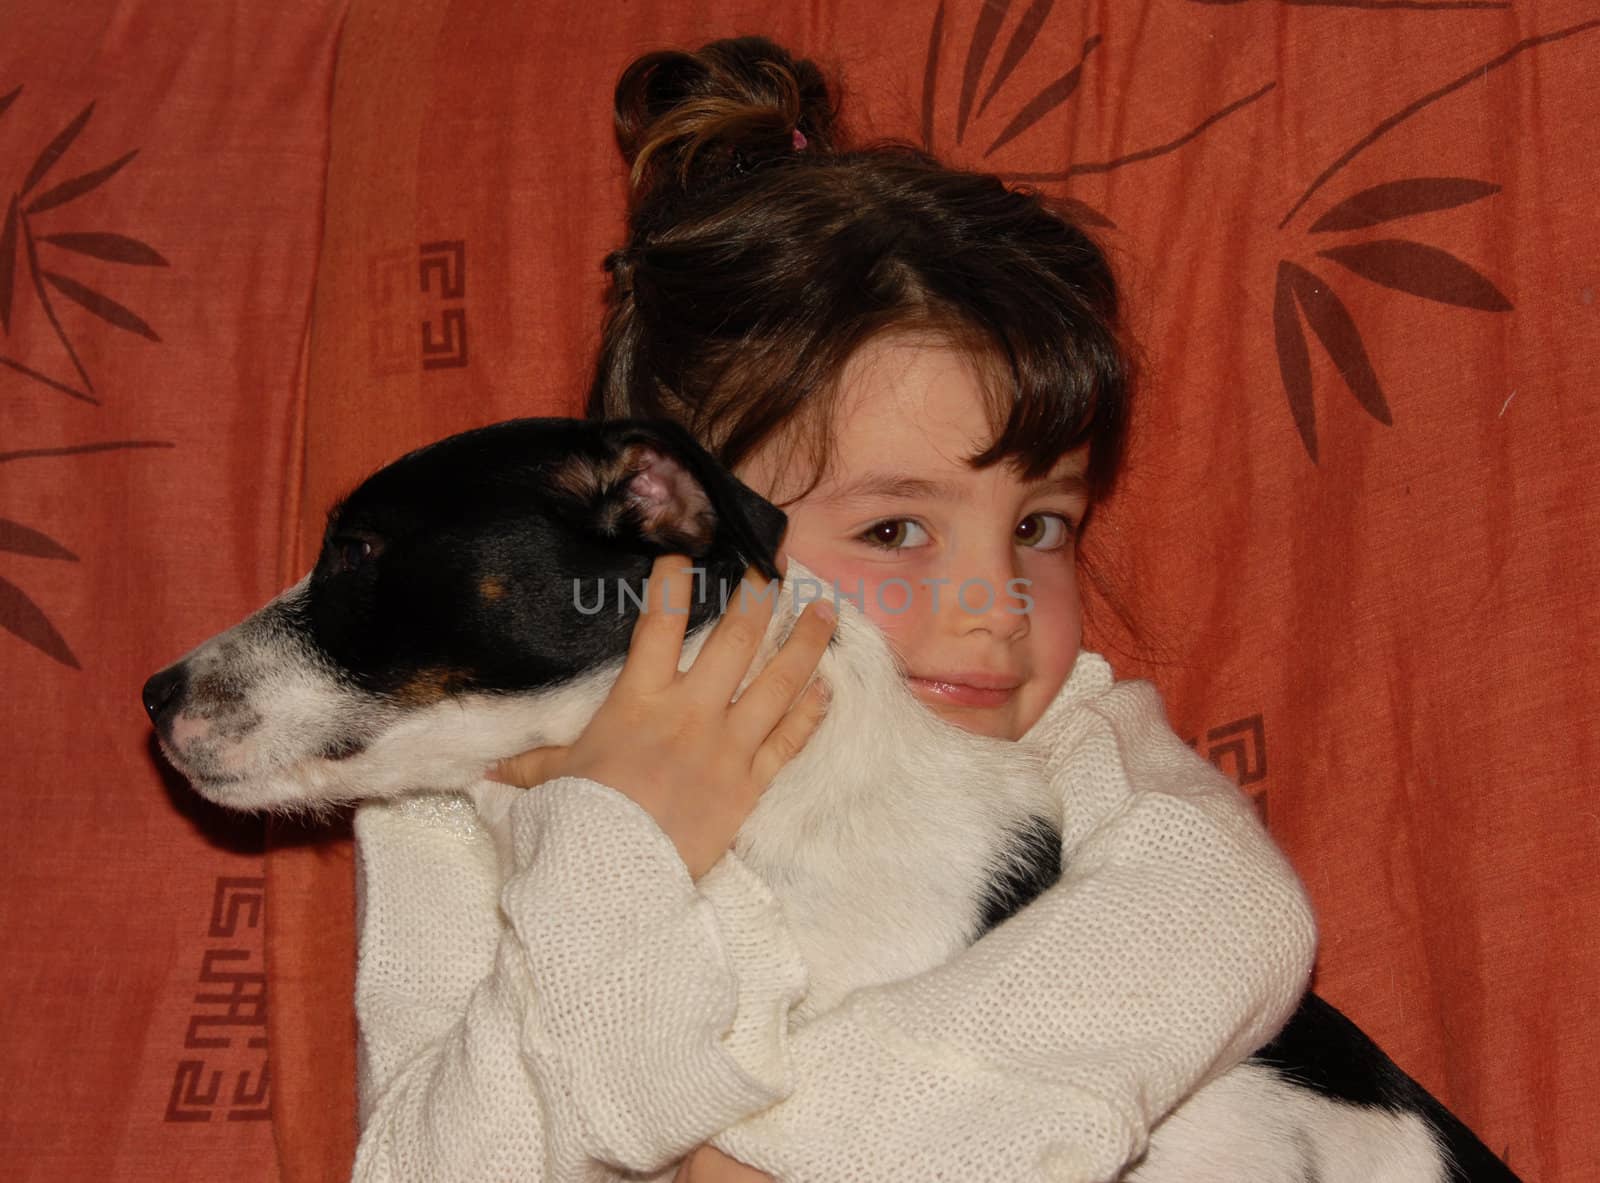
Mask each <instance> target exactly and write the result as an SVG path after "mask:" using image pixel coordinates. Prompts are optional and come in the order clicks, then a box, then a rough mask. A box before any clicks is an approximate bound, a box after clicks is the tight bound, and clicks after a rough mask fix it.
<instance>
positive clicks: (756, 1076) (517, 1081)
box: [354, 778, 804, 1181]
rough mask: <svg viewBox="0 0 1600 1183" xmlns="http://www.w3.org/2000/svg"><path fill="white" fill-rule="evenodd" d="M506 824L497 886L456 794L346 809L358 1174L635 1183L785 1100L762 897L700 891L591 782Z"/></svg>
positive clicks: (549, 797)
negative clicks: (355, 911) (352, 841)
mask: <svg viewBox="0 0 1600 1183" xmlns="http://www.w3.org/2000/svg"><path fill="white" fill-rule="evenodd" d="M510 822H511V838H512V851H513V859H514V866H515V869H514V872H513V873H512V874H510V875H509V876H508V877H507V878H506V880H505V882H504V885H503V888H502V886H501V882H500V873H499V871H498V868H497V864H496V855H495V851H494V849H493V846H492V843H491V842H490V841H489V838H488V836H487V834H486V832H485V831H484V829H483V827H482V826H480V825H479V824H478V821H477V819H476V817H475V815H474V812H473V809H472V806H471V805H470V804H469V803H468V802H467V801H466V800H465V799H464V798H460V797H453V796H443V795H436V796H427V797H417V798H412V799H408V800H406V801H401V802H386V803H374V804H369V805H367V806H364V807H363V808H362V809H361V810H360V812H359V814H358V817H357V821H356V833H357V838H358V855H359V886H360V891H359V894H358V899H359V902H360V909H361V915H360V920H359V923H360V942H361V950H360V963H359V969H358V972H357V982H356V1010H357V1016H358V1019H359V1021H360V1031H361V1036H360V1038H361V1047H360V1076H361V1119H362V1121H361V1124H362V1130H361V1139H360V1144H359V1147H358V1150H357V1157H356V1166H355V1176H354V1177H355V1178H356V1179H359V1180H430V1181H432V1180H439V1181H445V1180H457V1179H459V1180H478V1179H507V1178H517V1179H529V1180H538V1179H546V1180H603V1179H616V1178H619V1177H621V1175H622V1174H623V1173H625V1172H626V1173H629V1174H631V1175H638V1174H644V1175H648V1174H651V1173H654V1172H660V1171H664V1170H667V1169H669V1168H670V1166H671V1164H672V1163H673V1162H674V1161H675V1160H677V1159H678V1158H680V1157H681V1156H682V1155H683V1154H684V1153H686V1152H687V1151H688V1150H690V1149H692V1148H693V1147H695V1146H696V1145H698V1144H700V1143H701V1142H703V1141H705V1139H706V1138H708V1137H709V1136H710V1135H711V1134H713V1133H714V1132H716V1131H717V1130H719V1129H722V1128H724V1127H726V1126H727V1125H729V1124H730V1123H732V1122H735V1121H737V1120H739V1119H740V1118H742V1117H744V1116H746V1115H748V1114H750V1113H752V1112H754V1111H756V1110H758V1109H760V1108H761V1107H763V1106H765V1105H769V1104H771V1103H772V1102H773V1101H775V1100H776V1099H778V1098H779V1097H780V1096H782V1095H783V1093H784V1092H785V1091H786V1089H787V1087H788V1084H787V1081H786V1079H785V1069H786V1065H787V1047H786V1046H785V1039H786V1035H785V1027H784V1017H785V1016H786V1014H787V1012H788V1010H789V1008H790V1006H791V1005H792V1004H793V1002H794V1001H795V999H796V998H798V997H799V995H800V994H801V993H802V991H803V989H804V970H803V968H802V966H801V964H800V960H799V955H798V952H797V950H795V949H794V948H793V947H792V945H791V944H790V943H789V942H788V941H787V939H786V936H785V932H786V930H785V929H784V927H783V925H782V924H781V922H780V921H779V918H778V914H777V908H776V904H775V902H774V901H773V900H772V898H771V896H770V895H768V894H766V893H765V890H764V888H760V886H759V885H758V884H754V883H753V882H749V881H745V882H739V883H723V882H721V878H725V877H726V876H727V875H728V874H730V873H732V874H738V869H737V868H733V869H732V870H731V872H729V871H723V872H720V873H713V874H712V875H708V876H706V877H705V878H703V879H702V880H701V885H700V889H699V890H697V889H696V885H695V884H694V883H693V882H691V880H690V878H689V874H688V871H687V870H686V869H685V867H684V866H683V863H682V861H681V860H680V859H679V858H678V856H677V852H676V851H675V850H674V849H673V847H672V844H671V841H670V840H669V839H668V838H667V837H666V836H665V835H664V834H662V833H661V831H660V830H659V829H658V828H657V827H656V826H655V824H654V822H652V821H651V820H650V818H649V817H648V815H647V814H645V813H644V811H643V810H641V809H639V808H638V807H637V806H636V805H634V804H633V803H632V802H631V801H629V800H628V799H627V798H626V797H624V796H622V795H621V794H620V793H616V792H613V791H612V790H610V789H608V788H605V787H604V786H601V785H598V784H595V783H593V782H591V781H585V780H579V779H575V778H563V779H561V780H556V781H552V782H550V783H549V784H546V785H543V786H541V787H539V788H538V789H535V790H531V791H529V792H528V793H527V794H526V795H525V796H524V797H523V798H521V799H520V800H518V802H517V804H516V805H515V806H513V808H512V810H511V814H510ZM719 874H720V876H721V878H719ZM750 878H751V877H749V876H748V875H746V880H749V879H750Z"/></svg>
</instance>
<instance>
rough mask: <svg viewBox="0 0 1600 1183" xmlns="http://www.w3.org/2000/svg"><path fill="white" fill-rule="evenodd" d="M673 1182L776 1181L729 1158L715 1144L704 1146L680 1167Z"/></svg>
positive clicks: (761, 1182) (732, 1182)
mask: <svg viewBox="0 0 1600 1183" xmlns="http://www.w3.org/2000/svg"><path fill="white" fill-rule="evenodd" d="M672 1183H774V1180H773V1178H772V1176H771V1175H769V1174H767V1173H766V1172H764V1171H758V1170H756V1169H755V1167H747V1166H745V1165H744V1163H742V1162H740V1161H739V1160H738V1159H736V1158H729V1157H728V1156H727V1155H726V1154H724V1153H722V1151H720V1150H718V1149H717V1148H716V1147H714V1146H702V1147H700V1149H698V1150H696V1151H695V1152H694V1153H693V1154H691V1155H690V1156H689V1157H688V1158H686V1159H684V1160H683V1165H682V1166H681V1167H679V1168H678V1173H677V1174H676V1175H674V1176H673V1177H672Z"/></svg>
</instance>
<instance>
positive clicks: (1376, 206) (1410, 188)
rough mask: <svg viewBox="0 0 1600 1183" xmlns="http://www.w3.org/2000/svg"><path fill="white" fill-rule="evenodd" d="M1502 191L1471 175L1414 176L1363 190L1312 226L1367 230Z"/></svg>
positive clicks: (1322, 230)
mask: <svg viewBox="0 0 1600 1183" xmlns="http://www.w3.org/2000/svg"><path fill="white" fill-rule="evenodd" d="M1498 192H1500V186H1499V185H1491V184H1490V183H1489V182H1488V181H1474V180H1472V179H1470V178H1468V177H1412V178H1411V179H1409V180H1404V181H1388V182H1386V183H1384V184H1382V185H1374V186H1373V187H1372V188H1370V189H1363V190H1362V191H1361V192H1360V193H1357V194H1356V195H1355V196H1354V197H1347V198H1345V199H1344V200H1343V201H1341V202H1340V203H1339V204H1338V205H1336V206H1334V207H1333V208H1332V209H1330V210H1329V211H1328V212H1327V213H1325V214H1323V215H1322V217H1320V218H1318V219H1317V220H1316V222H1315V224H1313V225H1312V227H1311V232H1312V233H1313V234H1323V233H1326V232H1328V231H1330V230H1364V229H1366V228H1367V227H1368V226H1376V225H1377V224H1378V223H1380V222H1392V221H1394V219H1396V218H1406V217H1410V216H1411V215H1412V214H1427V213H1432V212H1433V211H1435V210H1441V209H1454V208H1455V207H1457V206H1460V205H1470V204H1471V203H1472V202H1474V201H1479V200H1481V199H1482V198H1485V197H1488V196H1490V195H1491V194H1494V193H1498Z"/></svg>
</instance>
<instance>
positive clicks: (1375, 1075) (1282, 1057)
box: [1251, 994, 1517, 1183]
mask: <svg viewBox="0 0 1600 1183" xmlns="http://www.w3.org/2000/svg"><path fill="white" fill-rule="evenodd" d="M1251 1058H1252V1059H1253V1060H1255V1062H1256V1063H1259V1064H1264V1065H1265V1066H1267V1067H1269V1068H1271V1069H1273V1070H1274V1071H1275V1072H1277V1074H1278V1075H1279V1076H1281V1077H1282V1078H1283V1079H1284V1080H1286V1081H1288V1082H1290V1083H1291V1084H1295V1085H1299V1086H1300V1087H1301V1088H1306V1089H1310V1090H1312V1091H1313V1092H1317V1093H1321V1094H1322V1095H1323V1096H1325V1097H1331V1098H1332V1099H1334V1100H1336V1101H1344V1102H1346V1103H1348V1104H1351V1105H1365V1106H1370V1107H1372V1108H1376V1109H1385V1110H1388V1111H1389V1112H1391V1113H1416V1114H1418V1115H1420V1116H1421V1117H1422V1119H1423V1120H1424V1121H1426V1122H1427V1123H1428V1125H1429V1126H1431V1127H1432V1128H1433V1131H1434V1134H1435V1136H1436V1137H1437V1138H1438V1140H1439V1144H1440V1146H1441V1147H1442V1148H1443V1149H1444V1151H1445V1154H1446V1161H1447V1162H1448V1163H1449V1166H1450V1174H1449V1176H1448V1178H1449V1179H1450V1180H1451V1183H1516V1180H1517V1177H1516V1175H1514V1174H1512V1172H1511V1171H1510V1169H1509V1168H1507V1167H1506V1165H1505V1164H1504V1163H1503V1162H1501V1161H1500V1160H1499V1159H1498V1158H1496V1157H1495V1155H1494V1153H1493V1152H1492V1151H1490V1149H1489V1148H1488V1147H1487V1146H1485V1145H1484V1144H1483V1142H1482V1141H1480V1140H1479V1138H1478V1136H1477V1135H1476V1134H1474V1133H1473V1132H1472V1131H1471V1130H1469V1129H1468V1128H1467V1127H1466V1126H1465V1125H1464V1124H1463V1123H1462V1122H1461V1120H1460V1119H1459V1118H1457V1117H1456V1116H1455V1114H1453V1113H1451V1112H1450V1111H1449V1110H1448V1109H1446V1108H1445V1107H1444V1106H1443V1105H1441V1104H1440V1103H1439V1102H1438V1101H1437V1100H1435V1099H1434V1097H1433V1095H1432V1094H1431V1093H1429V1092H1428V1091H1427V1090H1426V1089H1425V1088H1423V1087H1422V1086H1421V1085H1420V1084H1418V1083H1417V1082H1416V1081H1415V1080H1412V1079H1411V1077H1410V1076H1408V1075H1406V1073H1405V1071H1404V1070H1403V1069H1401V1067H1400V1066H1399V1065H1398V1064H1396V1063H1395V1062H1394V1061H1393V1060H1391V1059H1390V1058H1389V1057H1388V1056H1387V1055H1386V1054H1384V1051H1383V1049H1382V1048H1380V1047H1379V1046H1378V1045H1377V1044H1376V1043H1374V1042H1373V1041H1372V1040H1371V1039H1369V1038H1368V1037H1367V1035H1366V1033H1365V1032H1364V1031H1362V1030H1361V1028H1360V1027H1358V1026H1356V1025H1355V1024H1354V1023H1352V1022H1351V1021H1350V1020H1349V1019H1347V1018H1346V1017H1345V1016H1344V1015H1343V1014H1341V1013H1340V1012H1339V1010H1338V1009H1337V1008H1335V1007H1334V1006H1333V1005H1332V1004H1331V1003H1329V1002H1327V1001H1326V1000H1325V999H1323V998H1321V997H1319V996H1318V995H1316V994H1307V995H1306V996H1305V998H1303V999H1302V1000H1301V1002H1300V1006H1299V1009H1297V1010H1296V1011H1295V1012H1294V1014H1293V1016H1291V1017H1290V1019H1289V1022H1288V1024H1287V1025H1285V1027H1284V1028H1283V1030H1282V1031H1281V1032H1279V1033H1278V1036H1277V1038H1276V1039H1274V1040H1273V1041H1272V1042H1271V1043H1269V1044H1267V1046H1266V1047H1264V1048H1262V1049H1261V1050H1260V1051H1259V1052H1257V1053H1256V1054H1255V1055H1254V1056H1253V1057H1251Z"/></svg>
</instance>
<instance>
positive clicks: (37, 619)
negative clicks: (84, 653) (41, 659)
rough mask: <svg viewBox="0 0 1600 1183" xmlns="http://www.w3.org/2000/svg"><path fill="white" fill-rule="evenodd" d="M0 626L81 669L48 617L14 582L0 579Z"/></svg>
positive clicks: (62, 661) (69, 664) (66, 663)
mask: <svg viewBox="0 0 1600 1183" xmlns="http://www.w3.org/2000/svg"><path fill="white" fill-rule="evenodd" d="M0 628H3V629H5V630H6V631H7V632H8V633H11V634H12V635H13V636H15V637H17V638H18V639H19V640H21V641H23V642H24V643H26V644H29V645H32V646H33V647H34V648H35V649H37V650H39V652H41V653H43V654H44V655H45V656H46V657H51V658H54V659H55V660H56V661H59V662H60V663H61V664H62V665H66V666H71V667H72V668H73V669H75V670H76V669H81V668H83V667H81V666H80V665H79V664H78V659H77V658H76V657H74V656H73V655H72V650H71V649H70V648H68V646H67V642H66V640H65V638H63V637H62V635H61V634H60V633H58V632H57V631H56V628H55V625H53V624H51V623H50V618H49V617H47V616H46V615H45V614H44V613H43V612H41V611H40V610H39V606H38V605H37V604H35V603H34V602H33V601H32V600H30V599H29V598H28V597H27V596H26V595H25V594H24V593H23V591H22V589H21V588H19V587H17V586H16V585H15V584H13V583H8V582H7V581H6V580H4V579H0Z"/></svg>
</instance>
